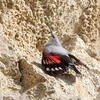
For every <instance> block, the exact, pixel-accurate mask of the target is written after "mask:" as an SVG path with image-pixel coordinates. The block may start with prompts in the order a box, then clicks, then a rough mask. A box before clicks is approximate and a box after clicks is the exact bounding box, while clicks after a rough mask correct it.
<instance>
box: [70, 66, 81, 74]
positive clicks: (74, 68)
mask: <svg viewBox="0 0 100 100" xmlns="http://www.w3.org/2000/svg"><path fill="white" fill-rule="evenodd" d="M69 66H70V68H71V69H72V70H74V71H75V72H76V73H77V74H81V73H80V72H79V71H78V69H77V68H76V67H75V66H74V65H69Z"/></svg>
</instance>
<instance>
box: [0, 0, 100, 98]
mask: <svg viewBox="0 0 100 100" xmlns="http://www.w3.org/2000/svg"><path fill="white" fill-rule="evenodd" d="M46 24H49V25H50V27H51V28H52V30H53V31H54V32H55V34H56V35H57V36H58V37H59V39H60V41H61V43H62V45H63V46H64V47H65V48H66V49H68V50H69V51H70V52H71V53H72V54H74V55H75V56H77V57H78V58H79V59H80V60H82V61H83V62H84V63H86V64H87V66H88V67H89V68H90V71H88V70H87V69H85V68H84V67H82V66H80V67H78V69H79V70H80V71H81V73H82V77H77V76H76V74H75V73H74V72H73V71H72V70H70V71H69V73H68V74H65V75H59V76H57V77H53V76H49V75H47V74H45V72H44V71H43V67H42V66H41V54H42V53H41V52H42V49H43V46H44V45H45V43H46V41H48V39H49V36H50V34H49V30H48V27H47V26H46ZM99 24H100V0H0V91H1V92H0V100H100V25H99Z"/></svg>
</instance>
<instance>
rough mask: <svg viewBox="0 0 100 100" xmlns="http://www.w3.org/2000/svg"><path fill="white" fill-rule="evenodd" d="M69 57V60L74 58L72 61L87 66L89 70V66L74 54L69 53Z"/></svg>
mask: <svg viewBox="0 0 100 100" xmlns="http://www.w3.org/2000/svg"><path fill="white" fill-rule="evenodd" d="M69 57H70V58H71V60H72V61H73V60H74V63H75V64H78V65H83V66H84V67H85V68H87V69H88V70H89V68H88V67H87V66H86V64H84V63H83V62H81V61H80V60H79V59H77V58H76V57H75V56H73V55H71V54H69Z"/></svg>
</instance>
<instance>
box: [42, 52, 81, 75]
mask: <svg viewBox="0 0 100 100" xmlns="http://www.w3.org/2000/svg"><path fill="white" fill-rule="evenodd" d="M42 65H43V66H45V71H46V72H47V73H48V74H50V75H57V74H61V73H64V72H65V71H66V70H67V69H68V67H71V68H72V69H73V70H74V71H75V72H76V73H78V74H80V72H79V71H78V70H77V68H76V67H75V66H74V64H73V63H72V61H71V59H70V57H69V56H66V55H60V54H53V53H51V54H48V53H46V52H43V58H42Z"/></svg>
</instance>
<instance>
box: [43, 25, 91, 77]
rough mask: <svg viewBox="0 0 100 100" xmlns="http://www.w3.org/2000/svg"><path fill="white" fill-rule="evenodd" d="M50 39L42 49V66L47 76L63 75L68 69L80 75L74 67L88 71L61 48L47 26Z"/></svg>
mask: <svg viewBox="0 0 100 100" xmlns="http://www.w3.org/2000/svg"><path fill="white" fill-rule="evenodd" d="M47 26H48V28H49V30H50V33H51V37H50V39H49V40H48V42H47V43H46V45H45V46H44V48H43V52H42V66H44V70H45V72H46V73H47V74H49V75H55V76H56V75H59V74H64V73H65V72H67V71H68V69H69V68H70V69H72V70H74V71H75V72H76V74H78V75H81V72H80V71H79V70H78V69H77V68H76V65H82V66H84V67H86V68H87V69H89V68H88V67H87V65H86V64H84V63H83V62H82V61H80V60H79V59H78V58H76V57H75V56H74V55H73V54H71V53H70V52H69V51H68V50H66V49H65V48H63V46H62V45H61V43H60V41H59V39H58V37H57V36H56V35H55V34H54V33H53V31H52V29H51V28H50V26H49V25H47Z"/></svg>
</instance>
